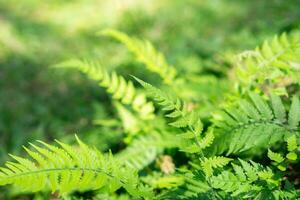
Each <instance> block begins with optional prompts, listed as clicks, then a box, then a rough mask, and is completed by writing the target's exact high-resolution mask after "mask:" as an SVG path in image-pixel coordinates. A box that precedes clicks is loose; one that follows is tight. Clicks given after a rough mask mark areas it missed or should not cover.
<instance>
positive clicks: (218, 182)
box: [211, 160, 279, 199]
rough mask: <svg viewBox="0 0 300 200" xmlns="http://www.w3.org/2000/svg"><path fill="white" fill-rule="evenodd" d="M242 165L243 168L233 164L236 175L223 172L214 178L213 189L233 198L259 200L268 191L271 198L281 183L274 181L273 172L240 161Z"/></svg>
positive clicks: (212, 180)
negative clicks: (256, 199) (273, 191)
mask: <svg viewBox="0 0 300 200" xmlns="http://www.w3.org/2000/svg"><path fill="white" fill-rule="evenodd" d="M240 163H241V166H239V165H235V164H232V166H233V169H234V173H233V172H230V171H223V172H221V173H220V174H219V175H217V176H214V177H212V178H211V183H212V187H214V188H216V189H221V190H223V191H225V192H226V193H228V194H231V196H233V197H235V196H238V197H242V198H255V197H256V198H257V197H258V196H259V195H261V194H262V193H265V192H266V191H268V196H269V197H271V196H272V193H271V190H272V189H274V188H276V187H278V185H279V182H278V181H276V180H275V179H273V176H274V174H273V172H272V171H271V170H270V169H268V168H267V169H264V168H263V167H262V166H261V165H259V164H257V163H254V162H251V163H248V162H245V161H243V160H240ZM266 199H267V198H266Z"/></svg>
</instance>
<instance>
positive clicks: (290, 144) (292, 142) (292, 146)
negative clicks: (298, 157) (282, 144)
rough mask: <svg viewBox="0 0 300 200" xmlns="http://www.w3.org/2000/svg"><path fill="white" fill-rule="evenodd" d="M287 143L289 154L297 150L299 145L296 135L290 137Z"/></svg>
mask: <svg viewBox="0 0 300 200" xmlns="http://www.w3.org/2000/svg"><path fill="white" fill-rule="evenodd" d="M286 142H287V149H288V151H289V152H291V151H294V150H296V149H297V146H298V145H297V138H296V136H295V135H292V136H290V137H288V138H287V140H286Z"/></svg>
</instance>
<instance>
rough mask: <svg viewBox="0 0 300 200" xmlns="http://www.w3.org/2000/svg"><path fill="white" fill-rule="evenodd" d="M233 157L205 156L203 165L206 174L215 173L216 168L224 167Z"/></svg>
mask: <svg viewBox="0 0 300 200" xmlns="http://www.w3.org/2000/svg"><path fill="white" fill-rule="evenodd" d="M231 160H232V159H230V158H225V157H222V156H214V157H210V158H204V159H203V160H202V161H201V167H202V170H203V172H204V173H205V175H206V176H208V177H209V176H211V175H213V169H214V168H222V167H224V166H225V165H227V164H228V163H229V162H230V161H231Z"/></svg>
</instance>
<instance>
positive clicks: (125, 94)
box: [57, 60, 154, 119]
mask: <svg viewBox="0 0 300 200" xmlns="http://www.w3.org/2000/svg"><path fill="white" fill-rule="evenodd" d="M57 67H65V68H75V69H78V70H79V71H81V72H83V73H85V74H87V76H88V77H89V78H90V79H92V80H96V81H99V82H100V83H99V85H100V86H102V87H104V88H106V90H107V92H108V93H110V94H112V97H113V99H116V100H120V101H121V102H122V103H124V104H129V105H131V106H132V108H133V109H134V110H135V111H137V112H138V113H139V115H140V117H141V118H142V119H153V117H154V115H153V111H154V107H153V105H152V103H151V102H147V101H146V97H145V95H144V94H143V93H140V92H138V91H137V90H136V89H135V87H134V85H133V83H132V82H131V81H126V80H125V79H124V78H123V77H122V76H119V75H117V74H116V72H112V73H109V72H107V71H106V70H105V69H104V68H103V67H101V66H100V65H99V64H98V63H94V62H88V61H81V60H70V61H66V62H64V63H61V64H58V65H57Z"/></svg>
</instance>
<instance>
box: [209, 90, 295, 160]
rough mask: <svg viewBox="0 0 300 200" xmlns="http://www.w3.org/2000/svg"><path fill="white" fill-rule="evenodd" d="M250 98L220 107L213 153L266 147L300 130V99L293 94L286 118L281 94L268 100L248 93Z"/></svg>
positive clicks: (236, 151)
mask: <svg viewBox="0 0 300 200" xmlns="http://www.w3.org/2000/svg"><path fill="white" fill-rule="evenodd" d="M249 96H250V99H251V101H248V100H245V99H243V100H241V101H240V103H239V105H238V106H234V107H231V108H228V109H226V110H224V111H222V112H221V113H220V114H219V115H217V117H216V120H215V122H214V127H215V128H214V134H215V137H216V139H215V143H214V144H213V145H212V146H213V147H214V150H215V153H222V152H224V151H227V155H228V154H232V153H239V152H243V151H246V150H250V149H251V148H268V147H270V146H271V145H272V144H274V143H275V142H277V141H282V140H283V138H284V137H287V136H290V135H294V134H295V135H297V134H298V130H299V126H298V125H299V124H298V123H299V120H298V114H299V113H300V112H299V109H300V108H299V104H298V103H299V100H298V97H294V98H293V100H292V106H291V109H290V111H289V114H288V115H289V118H288V119H287V117H286V111H285V108H284V106H283V103H282V101H281V99H280V97H278V96H276V95H274V94H272V96H271V101H266V100H264V99H263V98H262V97H261V96H259V95H257V94H254V93H250V95H249Z"/></svg>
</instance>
